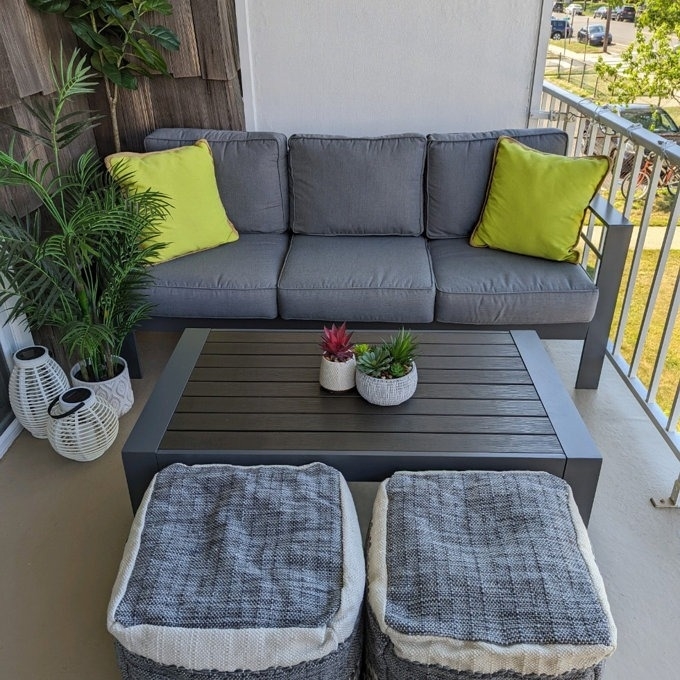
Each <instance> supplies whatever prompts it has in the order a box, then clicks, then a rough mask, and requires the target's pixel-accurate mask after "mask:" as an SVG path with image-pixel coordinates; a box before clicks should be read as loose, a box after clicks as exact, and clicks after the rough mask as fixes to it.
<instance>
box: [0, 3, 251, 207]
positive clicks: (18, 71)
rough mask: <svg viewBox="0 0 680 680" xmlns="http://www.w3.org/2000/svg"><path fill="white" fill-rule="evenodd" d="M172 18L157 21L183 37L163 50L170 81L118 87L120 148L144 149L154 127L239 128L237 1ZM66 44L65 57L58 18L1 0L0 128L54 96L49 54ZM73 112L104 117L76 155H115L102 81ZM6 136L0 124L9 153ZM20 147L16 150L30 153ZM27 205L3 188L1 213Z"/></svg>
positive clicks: (0, 139)
mask: <svg viewBox="0 0 680 680" xmlns="http://www.w3.org/2000/svg"><path fill="white" fill-rule="evenodd" d="M172 5H173V13H172V14H171V15H170V16H168V17H157V22H158V23H160V24H164V25H166V26H167V27H169V28H171V29H172V30H173V31H175V33H176V34H177V35H178V37H179V39H180V43H181V44H180V49H179V51H178V52H176V53H166V56H167V61H168V66H169V69H170V72H171V74H172V77H164V76H157V77H153V78H147V79H142V80H141V81H140V88H139V89H138V90H137V91H132V92H131V91H127V90H123V92H122V94H121V97H120V102H119V104H118V116H119V125H120V131H121V145H122V147H123V149H127V150H133V151H141V150H142V141H143V139H144V137H145V135H147V134H148V133H149V132H151V131H152V130H154V129H155V128H158V127H175V126H182V127H201V128H222V129H231V130H242V129H243V128H244V115H243V98H242V92H241V85H240V77H239V69H240V65H239V53H238V43H237V33H236V10H235V7H234V0H173V2H172ZM60 42H63V45H64V50H65V53H66V54H67V55H70V54H71V51H72V49H73V47H74V46H75V40H74V36H73V33H72V32H71V29H70V27H69V26H68V24H67V23H66V22H64V21H63V20H62V19H61V18H60V17H56V16H53V15H48V14H42V13H39V12H36V11H34V10H33V9H31V8H30V7H29V6H28V5H27V3H26V1H25V0H1V1H0V123H12V124H18V125H23V126H25V125H26V123H27V122H30V119H29V117H27V114H26V110H25V109H24V108H23V106H22V101H24V100H28V101H36V100H39V98H40V97H41V96H42V95H44V94H48V93H50V92H52V91H53V85H52V82H51V79H50V70H49V61H50V55H53V56H56V55H58V53H59V44H60ZM77 107H78V108H93V109H97V110H98V111H100V112H102V113H105V114H106V115H107V118H105V119H104V121H103V122H102V124H101V125H100V126H99V127H98V128H97V129H96V131H95V136H94V137H93V136H89V135H88V136H87V137H84V138H83V139H82V140H80V144H79V145H78V148H73V149H69V152H70V155H71V156H72V157H75V156H77V155H79V154H80V153H82V151H83V150H84V149H85V148H87V147H89V146H92V145H93V144H95V143H96V145H97V147H98V149H99V153H100V154H101V155H102V156H104V155H106V154H108V153H111V152H112V151H113V136H112V133H111V126H110V122H109V120H108V105H107V102H106V96H105V91H104V87H103V84H102V85H101V86H100V87H99V88H98V91H97V93H96V95H94V96H93V97H91V98H90V101H89V102H87V101H81V102H79V103H78V104H77ZM10 138H11V132H9V131H8V129H7V127H5V126H2V125H0V148H2V149H7V147H8V144H9V140H10ZM31 148H32V145H31V144H30V142H23V141H22V142H20V146H19V147H17V153H19V154H22V155H23V154H25V153H28V152H29V150H31ZM10 205H13V206H14V207H15V208H16V209H17V210H20V211H23V210H26V209H28V208H30V207H32V205H31V200H30V198H29V197H28V195H27V194H25V193H21V192H17V191H13V192H11V193H10V192H9V191H8V190H7V189H0V208H5V209H6V208H8V207H10Z"/></svg>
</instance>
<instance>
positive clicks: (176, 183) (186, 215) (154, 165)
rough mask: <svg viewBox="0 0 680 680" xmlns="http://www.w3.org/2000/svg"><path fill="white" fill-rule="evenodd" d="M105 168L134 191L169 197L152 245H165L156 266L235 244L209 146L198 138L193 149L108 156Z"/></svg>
mask: <svg viewBox="0 0 680 680" xmlns="http://www.w3.org/2000/svg"><path fill="white" fill-rule="evenodd" d="M105 163H106V167H107V168H108V170H109V172H110V173H111V174H112V175H113V176H114V177H116V176H118V177H119V178H122V177H123V175H124V176H125V178H124V182H125V184H126V186H127V188H129V189H130V190H132V191H135V192H136V191H147V190H149V189H151V190H153V191H158V192H160V193H162V194H165V196H167V200H168V203H169V204H170V207H169V209H168V216H167V218H166V219H165V220H164V221H163V222H162V223H161V224H159V225H157V226H158V230H159V233H158V235H157V236H154V237H153V238H154V240H156V241H157V242H160V243H166V244H167V245H166V247H165V248H163V250H161V251H160V256H159V257H158V262H167V261H168V260H174V259H175V258H177V257H181V256H182V255H188V254H189V253H196V252H198V251H200V250H207V249H208V248H214V247H215V246H220V245H223V244H225V243H231V242H232V241H236V240H237V239H238V232H237V231H236V229H235V228H234V225H233V224H232V223H231V221H230V220H229V218H228V217H227V213H226V212H225V210H224V206H223V205H222V200H221V199H220V195H219V192H218V190H217V180H216V179H215V164H214V162H213V157H212V152H211V151H210V145H209V144H208V142H207V141H206V140H205V139H199V140H198V141H197V142H196V143H195V144H193V145H192V146H181V147H179V148H177V149H166V150H164V151H151V152H150V153H133V152H123V153H115V154H112V155H110V156H107V157H106V159H105Z"/></svg>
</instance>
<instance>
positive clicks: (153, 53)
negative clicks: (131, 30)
mask: <svg viewBox="0 0 680 680" xmlns="http://www.w3.org/2000/svg"><path fill="white" fill-rule="evenodd" d="M131 44H132V49H133V50H134V53H135V54H136V55H137V57H138V58H139V60H140V61H141V63H142V65H143V66H145V67H146V68H147V69H148V70H150V72H151V73H162V74H164V75H165V74H167V72H168V66H167V64H166V63H165V59H163V57H162V56H161V54H160V52H159V51H158V50H157V49H155V48H154V47H153V46H152V45H151V44H150V43H149V41H148V40H144V39H143V38H142V39H140V40H134V41H131ZM138 66H139V64H138Z"/></svg>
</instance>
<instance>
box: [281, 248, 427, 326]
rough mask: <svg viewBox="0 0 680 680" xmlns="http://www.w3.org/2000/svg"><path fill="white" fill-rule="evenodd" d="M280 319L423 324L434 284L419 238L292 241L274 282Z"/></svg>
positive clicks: (425, 320)
mask: <svg viewBox="0 0 680 680" xmlns="http://www.w3.org/2000/svg"><path fill="white" fill-rule="evenodd" d="M279 314H280V315H281V316H282V317H283V318H284V319H322V320H329V321H332V320H336V321H350V322H351V321H387V322H394V323H427V322H430V321H432V319H433V315H434V279H433V276H432V269H431V265H430V259H429V255H428V253H427V246H426V243H425V239H424V238H422V237H420V236H412V237H409V236H293V238H292V240H291V245H290V249H289V251H288V255H287V256H286V261H285V264H284V266H283V270H282V272H281V277H280V278H279Z"/></svg>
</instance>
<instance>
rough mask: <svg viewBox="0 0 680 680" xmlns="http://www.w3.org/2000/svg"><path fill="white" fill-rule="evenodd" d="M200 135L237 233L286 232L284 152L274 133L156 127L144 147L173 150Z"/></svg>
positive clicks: (279, 137) (280, 138) (283, 142)
mask: <svg viewBox="0 0 680 680" xmlns="http://www.w3.org/2000/svg"><path fill="white" fill-rule="evenodd" d="M197 139H206V140H207V141H208V143H209V144H210V149H211V151H212V155H213V159H214V161H215V176H216V179H217V188H218V190H219V192H220V197H221V198H222V203H224V207H225V209H226V211H227V215H229V219H230V220H231V221H232V222H233V223H234V226H235V227H236V229H237V230H238V232H239V234H245V233H255V232H257V233H278V234H283V233H285V232H286V231H287V230H288V169H287V165H288V153H287V147H286V136H285V135H283V134H281V133H278V132H239V131H232V130H204V129H200V128H160V129H158V130H154V132H152V133H151V134H150V135H148V136H147V137H146V139H145V140H144V147H145V149H146V150H147V151H160V150H162V149H174V148H177V147H180V146H187V145H191V144H193V143H194V142H195V141H196V140H197Z"/></svg>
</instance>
